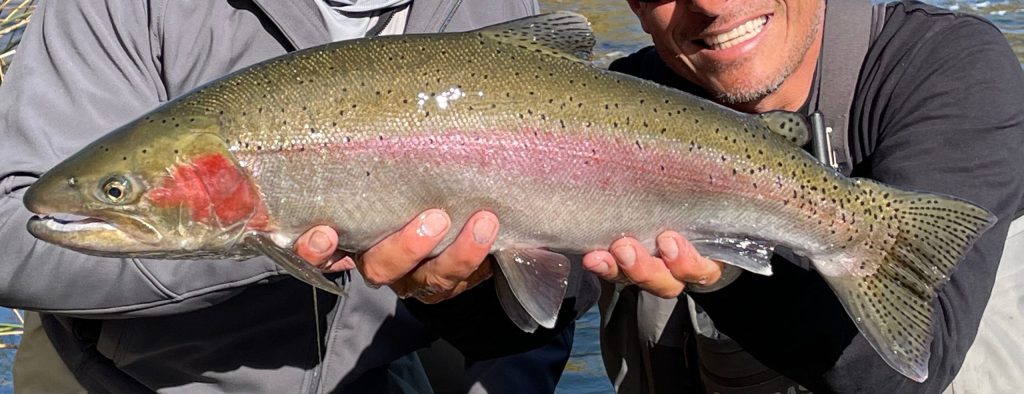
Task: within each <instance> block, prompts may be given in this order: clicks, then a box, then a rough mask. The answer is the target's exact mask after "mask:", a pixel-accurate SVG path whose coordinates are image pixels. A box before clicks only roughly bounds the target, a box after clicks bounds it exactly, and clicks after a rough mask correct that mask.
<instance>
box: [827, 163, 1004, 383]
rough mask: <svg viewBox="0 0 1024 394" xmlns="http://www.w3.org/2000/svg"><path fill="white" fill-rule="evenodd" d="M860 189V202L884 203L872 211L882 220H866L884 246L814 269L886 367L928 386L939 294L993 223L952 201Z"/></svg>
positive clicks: (850, 252) (980, 211) (848, 252)
mask: <svg viewBox="0 0 1024 394" xmlns="http://www.w3.org/2000/svg"><path fill="white" fill-rule="evenodd" d="M858 183H859V186H860V188H861V190H859V191H860V192H863V193H861V195H862V196H865V197H861V198H864V199H866V200H869V201H870V200H875V201H881V203H880V204H876V206H875V208H874V209H876V210H877V212H878V213H877V214H876V211H869V213H868V215H867V216H869V217H873V218H875V219H878V220H877V222H878V223H876V224H875V225H878V226H879V228H882V227H885V228H886V229H887V230H886V231H888V236H887V237H886V238H887V242H881V243H879V242H874V243H872V242H868V243H866V244H865V245H862V246H861V247H848V249H844V250H843V251H842V252H840V253H838V254H836V255H833V256H830V257H829V258H825V259H820V260H821V261H815V267H816V268H817V269H818V271H819V272H821V273H822V274H823V276H824V277H825V279H826V281H827V282H828V283H829V285H830V286H831V287H832V289H833V290H834V291H835V292H836V295H838V297H839V299H840V300H841V301H842V303H843V306H844V307H845V308H846V311H847V312H848V313H849V314H850V316H851V317H852V318H853V320H854V322H855V323H856V324H857V328H858V329H860V332H861V333H862V334H863V335H864V337H866V338H867V340H868V342H869V343H871V346H872V347H874V348H875V351H877V352H878V353H879V355H881V356H882V358H883V359H884V360H885V362H886V363H888V364H889V365H890V366H891V367H893V368H894V369H896V370H897V371H899V372H900V373H901V374H903V375H905V376H907V377H909V378H911V379H913V380H915V381H918V382H923V381H924V380H925V379H927V378H928V358H929V356H930V355H931V350H930V349H931V347H930V345H931V340H932V331H931V327H932V301H933V300H934V299H935V294H936V289H937V288H938V287H939V286H941V285H942V284H944V283H945V282H946V281H947V280H948V278H949V275H950V273H951V272H952V270H953V267H954V266H955V265H956V263H957V262H959V261H960V260H961V259H962V258H963V256H964V254H966V253H967V251H968V250H969V249H970V248H971V246H972V245H973V244H974V241H975V240H977V239H978V237H979V236H980V235H981V234H982V233H983V232H985V230H987V229H988V228H990V227H991V226H992V225H993V224H995V221H996V217H995V216H994V215H992V213H990V212H989V211H987V210H985V209H984V208H981V207H978V206H976V205H974V204H971V203H969V202H966V201H962V200H959V199H956V198H952V197H946V196H938V195H934V194H924V193H915V192H907V191H901V190H897V189H894V188H891V187H889V186H885V185H882V184H879V183H876V182H871V181H866V180H859V181H858ZM883 217H886V218H887V219H886V218H883ZM886 221H888V222H889V223H885V222H886ZM879 231H881V230H879ZM879 244H881V245H885V246H881V247H879V246H877V245H879ZM879 249H882V250H879ZM835 267H859V268H860V269H859V270H856V269H846V270H843V269H840V270H837V269H836V268H835Z"/></svg>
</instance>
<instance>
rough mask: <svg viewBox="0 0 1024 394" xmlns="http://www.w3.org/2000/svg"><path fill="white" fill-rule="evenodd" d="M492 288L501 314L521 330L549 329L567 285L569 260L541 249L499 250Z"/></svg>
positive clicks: (556, 317) (560, 305)
mask: <svg viewBox="0 0 1024 394" xmlns="http://www.w3.org/2000/svg"><path fill="white" fill-rule="evenodd" d="M494 257H495V260H497V262H498V268H499V269H498V272H496V273H495V281H496V283H495V285H496V286H497V288H498V298H499V300H500V302H501V306H502V308H503V309H504V310H505V314H507V315H508V316H509V318H511V319H512V321H513V322H515V323H516V326H518V327H519V328H520V329H521V330H523V331H526V332H533V331H534V330H536V329H537V327H538V326H541V327H545V328H553V327H554V326H555V322H556V321H557V320H558V312H559V310H560V309H561V307H562V299H563V298H565V290H566V287H567V286H568V280H569V272H570V271H571V268H572V267H571V266H570V265H569V264H570V262H569V258H567V257H565V256H564V255H561V254H558V253H555V252H551V251H548V250H544V249H503V250H500V251H498V252H497V253H495V254H494Z"/></svg>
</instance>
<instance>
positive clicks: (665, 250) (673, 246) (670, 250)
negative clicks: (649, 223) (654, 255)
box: [658, 235, 679, 260]
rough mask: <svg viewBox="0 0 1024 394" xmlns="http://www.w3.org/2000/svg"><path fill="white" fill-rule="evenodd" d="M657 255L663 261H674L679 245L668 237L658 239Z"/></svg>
mask: <svg viewBox="0 0 1024 394" xmlns="http://www.w3.org/2000/svg"><path fill="white" fill-rule="evenodd" d="M658 253H660V254H661V257H662V258H664V259H665V260H675V259H676V257H679V244H677V243H676V240H675V239H673V238H672V237H670V236H667V235H666V236H661V237H658Z"/></svg>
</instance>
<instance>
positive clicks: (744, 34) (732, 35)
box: [698, 15, 768, 51]
mask: <svg viewBox="0 0 1024 394" xmlns="http://www.w3.org/2000/svg"><path fill="white" fill-rule="evenodd" d="M767 23H768V16H767V15H762V16H760V17H758V18H754V19H751V20H749V21H747V22H746V23H744V24H742V25H739V26H736V28H734V29H732V30H729V31H727V32H725V33H722V34H716V35H714V36H711V37H707V38H704V39H703V40H698V41H700V42H702V43H703V44H704V46H705V47H707V48H708V49H712V50H716V51H717V50H722V49H726V48H729V47H732V46H735V45H737V44H740V43H742V42H744V41H746V40H749V39H751V38H754V36H756V35H757V34H758V33H760V32H761V30H763V29H764V25H765V24H767Z"/></svg>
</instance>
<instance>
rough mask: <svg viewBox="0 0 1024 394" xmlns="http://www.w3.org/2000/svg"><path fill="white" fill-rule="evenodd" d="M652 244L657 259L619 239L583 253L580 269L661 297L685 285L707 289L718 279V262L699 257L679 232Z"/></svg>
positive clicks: (675, 293) (631, 242)
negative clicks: (605, 247)
mask: <svg viewBox="0 0 1024 394" xmlns="http://www.w3.org/2000/svg"><path fill="white" fill-rule="evenodd" d="M656 243H657V247H658V255H659V257H655V256H652V255H651V254H650V253H649V252H648V251H647V249H645V248H644V247H643V246H642V245H640V242H639V241H637V240H636V239H633V238H621V239H619V240H617V241H615V242H613V243H612V244H611V247H609V248H608V250H598V251H593V252H590V253H587V254H586V255H585V256H583V266H584V267H585V268H586V269H587V270H589V271H591V272H593V273H595V274H597V276H599V277H601V278H603V279H605V280H609V281H619V282H628V283H633V284H636V285H638V286H640V288H641V289H644V290H646V291H648V292H650V293H651V294H654V295H656V296H658V297H662V298H674V297H678V296H679V294H681V293H682V292H683V290H684V289H685V288H686V284H687V283H695V284H699V285H701V286H710V285H712V284H714V283H715V282H716V281H718V279H719V278H720V277H721V276H722V263H721V262H718V261H714V260H711V259H708V258H706V257H703V256H701V255H700V253H697V250H696V249H694V248H693V245H692V244H690V242H689V241H687V240H686V238H683V236H682V235H680V234H679V233H677V232H675V231H666V232H664V233H661V235H659V236H658V238H657V242H656ZM609 250H610V252H609Z"/></svg>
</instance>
